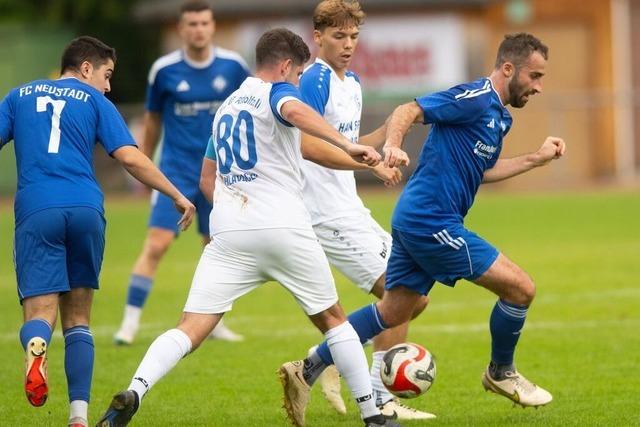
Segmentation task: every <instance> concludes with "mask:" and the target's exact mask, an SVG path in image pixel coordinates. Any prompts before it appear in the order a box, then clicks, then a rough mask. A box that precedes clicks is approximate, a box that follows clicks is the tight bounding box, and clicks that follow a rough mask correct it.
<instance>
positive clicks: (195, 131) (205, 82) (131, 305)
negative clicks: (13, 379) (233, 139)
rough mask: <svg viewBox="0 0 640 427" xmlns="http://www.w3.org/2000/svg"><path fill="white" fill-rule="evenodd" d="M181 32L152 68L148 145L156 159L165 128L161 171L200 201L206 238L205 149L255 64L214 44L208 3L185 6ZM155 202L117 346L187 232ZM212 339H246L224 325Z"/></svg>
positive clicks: (164, 202)
mask: <svg viewBox="0 0 640 427" xmlns="http://www.w3.org/2000/svg"><path fill="white" fill-rule="evenodd" d="M178 30H179V34H180V37H181V38H182V41H183V43H184V46H183V48H182V49H178V50H176V51H174V52H171V53H169V54H168V55H165V56H163V57H161V58H159V59H158V60H157V61H156V62H155V63H154V64H153V66H152V67H151V70H150V71H149V81H148V86H147V100H146V105H145V107H146V113H145V115H144V139H143V141H142V144H141V147H140V148H141V150H142V152H143V153H145V154H146V155H147V156H149V157H152V156H153V153H154V150H155V148H156V145H157V143H158V140H159V139H160V136H161V134H162V148H161V153H160V170H161V171H162V172H163V173H164V174H165V175H167V176H168V177H169V179H171V181H172V182H174V183H175V184H176V186H177V187H178V188H179V189H180V191H182V192H183V193H184V194H185V195H186V196H187V197H188V198H189V200H191V201H192V202H193V203H194V204H195V205H196V209H197V211H198V232H199V233H200V234H201V235H202V240H203V244H206V243H208V242H209V212H210V211H211V204H210V203H209V202H208V201H207V200H206V198H205V197H204V196H203V194H202V193H201V192H200V190H199V188H198V182H199V172H200V169H199V168H200V165H201V163H202V155H203V153H204V151H205V147H206V143H207V139H208V138H209V136H210V135H211V121H212V120H213V116H214V114H215V112H216V110H217V109H218V106H219V105H220V104H221V103H222V101H224V100H225V99H226V98H227V97H228V96H229V95H230V94H231V93H232V92H233V91H235V90H236V89H237V88H238V86H240V83H242V82H243V81H244V79H245V78H246V77H247V76H248V75H249V70H248V68H247V65H246V63H245V62H244V60H243V59H242V57H240V55H238V54H237V53H235V52H232V51H229V50H226V49H222V48H220V47H217V46H216V47H214V46H212V44H211V43H212V38H213V34H214V31H215V21H214V17H213V9H212V8H211V6H210V5H209V4H208V3H207V2H206V1H200V0H196V1H189V2H187V3H184V4H183V6H182V7H181V9H180V19H179V22H178ZM151 205H152V207H151V216H150V218H149V229H148V232H147V237H146V240H145V242H144V244H143V248H142V252H141V253H140V255H139V256H138V259H137V261H136V263H135V264H134V266H133V271H132V273H131V277H130V279H129V288H128V293H127V300H126V306H125V310H124V316H123V320H122V324H121V326H120V329H119V330H118V331H117V332H116V334H115V335H114V341H115V342H116V343H117V344H131V343H132V342H133V340H134V339H135V335H136V333H137V331H138V329H139V326H140V317H141V315H142V309H143V307H144V304H145V302H146V300H147V297H148V296H149V293H150V291H151V288H152V284H153V280H154V277H155V274H156V271H157V268H158V264H159V263H160V260H161V259H162V257H163V256H164V254H165V253H166V252H167V250H168V249H169V247H170V246H171V243H172V242H173V240H174V239H175V238H176V237H177V236H178V234H179V230H178V229H177V228H176V213H175V212H174V210H173V208H172V204H171V200H169V199H168V198H166V197H165V196H163V195H161V194H158V193H157V192H154V193H153V194H152V196H151ZM212 337H213V338H219V339H225V340H229V341H238V340H241V339H242V336H240V335H237V334H235V333H233V332H232V331H231V330H229V329H228V328H226V327H225V326H224V325H223V324H220V325H218V327H217V328H216V330H215V331H213V332H212Z"/></svg>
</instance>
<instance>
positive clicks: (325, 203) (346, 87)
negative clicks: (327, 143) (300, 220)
mask: <svg viewBox="0 0 640 427" xmlns="http://www.w3.org/2000/svg"><path fill="white" fill-rule="evenodd" d="M300 92H301V93H302V99H303V100H304V102H305V103H307V104H308V105H310V106H311V107H312V108H313V109H315V110H316V111H317V112H319V113H320V115H322V116H323V117H324V119H325V120H326V121H327V122H328V123H329V124H331V125H332V126H333V127H334V128H335V129H337V130H338V131H339V132H340V133H341V134H343V135H344V136H345V137H347V138H348V139H349V140H351V142H353V143H354V144H355V143H357V142H358V137H359V134H360V116H361V115H362V89H361V87H360V81H359V79H358V76H357V75H356V74H355V73H352V72H347V73H346V76H345V78H344V80H340V78H339V77H338V76H337V75H336V73H335V71H333V70H332V69H331V67H330V66H329V65H328V64H327V63H325V62H324V61H323V60H321V59H319V58H317V59H316V61H315V63H314V64H312V65H310V66H309V67H307V69H306V70H305V71H304V74H303V75H302V78H301V79H300ZM302 172H303V177H304V190H303V193H304V202H305V204H306V206H307V209H308V210H309V213H310V214H311V221H312V223H313V224H314V225H315V224H319V223H322V222H325V221H329V220H332V219H336V218H341V217H345V216H351V215H361V214H362V213H369V210H368V209H367V208H365V207H364V204H363V203H362V200H360V197H358V193H357V191H356V180H355V177H354V174H353V171H341V170H334V169H329V168H325V167H323V166H320V165H317V164H315V163H312V162H310V161H307V160H303V161H302Z"/></svg>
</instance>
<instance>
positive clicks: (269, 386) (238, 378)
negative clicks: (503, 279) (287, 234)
mask: <svg viewBox="0 0 640 427" xmlns="http://www.w3.org/2000/svg"><path fill="white" fill-rule="evenodd" d="M639 196H640V194H638V193H632V192H627V193H605V192H600V193H583V194H555V195H544V196H542V195H529V194H528V195H514V194H493V193H486V194H481V195H479V197H478V200H477V202H476V205H475V207H474V208H473V210H472V212H471V213H470V215H469V217H468V226H469V228H471V229H472V230H474V231H476V232H478V233H479V234H480V235H482V236H484V237H485V238H487V239H488V240H489V241H491V242H492V243H493V244H495V245H496V246H497V247H498V248H500V249H501V250H502V251H503V252H504V253H505V254H506V255H507V256H509V257H510V258H511V259H513V260H514V261H516V262H517V263H518V264H520V265H521V266H522V267H523V268H524V269H525V270H527V271H528V272H529V273H530V274H531V275H532V277H533V278H534V280H535V281H536V283H537V286H538V295H537V298H536V301H535V303H534V306H533V307H532V309H531V310H530V313H529V317H528V319H527V325H526V326H525V330H524V333H523V336H522V339H521V341H520V345H519V347H518V351H517V353H516V360H517V362H518V367H519V368H520V370H521V371H522V372H523V373H525V374H526V375H527V376H529V377H530V378H531V379H533V380H534V381H536V382H538V383H539V384H541V385H543V386H545V387H546V388H548V389H549V390H550V391H551V392H552V393H553V394H554V401H553V402H552V403H551V404H550V405H549V406H548V407H545V408H542V409H539V410H537V411H536V410H533V409H527V410H523V409H519V408H518V409H512V407H511V404H510V403H509V402H508V401H507V400H505V399H503V398H500V397H498V396H495V395H491V394H489V393H485V392H484V391H483V390H482V387H481V385H480V374H481V372H482V370H483V369H484V368H485V366H486V363H487V358H488V353H489V333H488V327H487V320H488V317H489V313H490V310H491V308H492V306H493V304H494V301H495V298H494V297H493V296H491V295H490V294H489V293H488V292H486V291H485V290H483V289H479V288H477V287H475V286H474V285H472V284H469V283H466V282H460V283H458V286H457V287H456V288H455V289H450V288H448V287H445V286H440V285H438V286H436V287H435V288H434V290H433V292H432V294H431V296H432V303H431V306H430V307H429V308H428V309H427V311H426V312H425V313H424V314H423V315H422V316H421V317H420V318H419V319H417V320H416V321H414V323H413V325H412V328H411V330H410V336H409V338H410V340H412V341H416V342H419V343H422V344H424V345H425V346H427V347H428V348H429V349H430V350H431V351H432V352H433V353H434V354H435V355H436V356H437V363H438V377H437V380H436V383H435V385H434V387H433V388H432V390H430V391H429V392H428V393H427V394H426V395H425V396H423V397H420V398H418V399H416V400H414V401H412V402H410V403H411V404H412V405H415V407H418V408H421V409H425V410H429V411H431V412H434V413H436V414H437V415H438V419H437V420H435V421H430V422H428V423H424V425H447V426H461V425H478V426H486V425H540V426H542V425H545V426H546V425H554V426H560V425H562V426H569V425H573V426H585V425H601V426H622V425H634V424H635V425H640V418H639V417H640V415H639V414H640V403H639V402H640V401H639V400H638V392H639V391H640V376H639V375H638V367H639V366H640V333H639V332H638V330H639V329H640V286H639V285H638V278H639V277H640V262H639V261H638V259H639V258H638V257H639V254H640V225H639V218H640V197H639ZM395 197H396V196H395V195H393V194H392V195H388V194H387V195H385V194H378V193H376V194H369V195H367V197H366V198H365V199H366V202H367V204H368V206H369V207H370V208H371V210H372V212H373V214H374V216H375V217H376V218H377V219H378V220H379V221H380V223H381V224H382V225H383V226H385V227H387V226H388V223H389V216H390V213H391V210H392V208H393V205H394V201H395ZM107 212H108V215H107V218H108V229H107V252H106V256H105V261H104V267H103V272H102V280H101V283H102V290H101V291H100V292H98V293H97V294H96V298H95V303H94V310H93V325H92V329H93V332H94V336H95V343H96V365H95V373H94V379H93V391H92V396H93V400H92V402H91V406H90V415H91V420H92V421H94V422H95V420H96V419H97V417H98V416H99V415H100V414H101V413H102V412H103V411H104V409H105V408H106V406H107V405H108V402H109V399H110V396H111V394H112V393H114V392H115V391H118V390H120V389H122V388H124V387H126V386H127V385H128V383H129V380H130V378H131V375H132V374H133V372H134V370H135V368H136V366H137V365H138V363H139V361H140V360H141V358H142V357H143V355H144V353H145V351H146V349H147V347H148V345H149V344H150V343H151V341H152V340H153V339H154V338H155V336H157V335H158V334H159V333H161V332H162V331H164V330H166V329H168V328H171V327H173V326H174V325H175V323H176V321H177V319H178V316H179V314H180V311H181V309H182V307H183V304H184V301H185V298H186V295H187V290H188V288H189V285H190V281H191V276H192V273H193V270H194V268H195V265H196V263H197V260H198V257H199V253H200V248H199V245H200V244H199V239H198V237H197V236H196V234H195V233H194V232H193V231H189V232H187V233H186V234H185V235H183V236H182V237H181V238H180V239H178V241H177V242H176V244H175V245H174V246H173V247H172V249H171V251H170V253H169V254H168V255H167V257H166V259H165V260H164V262H163V263H162V264H161V267H160V270H159V272H158V276H157V280H156V283H155V285H154V286H155V288H154V292H153V293H152V295H151V297H150V299H149V301H148V305H147V308H146V310H145V314H144V323H145V325H144V327H143V329H142V331H141V333H140V335H139V339H138V341H137V342H136V343H135V344H134V345H133V346H131V347H129V348H116V347H114V346H113V345H112V344H111V335H112V333H113V332H114V330H115V328H116V327H117V325H118V324H119V321H120V318H121V314H122V307H123V303H124V298H125V292H126V283H127V277H128V275H129V272H130V269H131V266H132V263H133V261H134V259H135V257H136V255H137V253H138V251H139V249H140V245H141V242H142V239H143V237H144V234H145V227H146V216H147V206H146V202H144V201H143V202H137V201H132V200H119V201H110V202H109V203H108V204H107ZM11 222H12V217H11V212H10V208H9V207H8V206H6V205H4V206H3V207H2V208H1V209H0V232H1V237H2V239H1V240H0V259H1V260H2V264H1V269H0V283H1V284H0V311H1V312H2V313H3V314H2V316H1V317H0V345H1V347H0V348H1V349H2V351H1V352H0V387H1V389H2V394H1V395H2V399H1V400H0V420H1V421H0V424H2V425H19V426H23V425H25V426H26V425H38V426H49V425H51V426H60V425H65V422H66V418H67V402H66V385H65V379H64V373H63V343H62V339H61V337H60V335H59V332H57V334H56V335H55V337H54V339H53V342H52V345H51V347H50V359H49V373H50V386H51V393H50V400H49V402H47V404H46V406H45V407H43V408H32V407H30V406H29V405H28V404H27V402H26V399H25V398H24V396H23V391H22V381H23V378H22V375H23V372H22V369H23V361H22V357H23V354H22V351H21V349H20V345H19V342H18V338H17V331H18V329H19V327H20V324H21V310H20V308H19V305H18V302H17V297H16V292H15V279H14V275H13V269H12V265H11V262H10V259H11V229H12V224H11ZM336 278H337V282H338V288H339V289H338V290H339V294H340V295H341V301H342V303H343V306H344V307H345V309H346V310H347V311H351V310H352V309H354V308H357V307H359V306H360V305H362V304H364V303H366V302H367V301H369V300H370V298H369V297H367V296H365V295H363V294H361V293H360V292H359V291H358V290H357V289H356V288H355V287H354V286H352V285H351V284H349V283H347V281H346V280H345V279H344V278H343V277H342V276H340V275H339V274H336ZM227 323H228V325H229V326H231V327H232V328H234V329H235V330H237V331H238V332H240V333H242V334H244V335H245V336H246V337H247V340H246V341H245V342H243V343H239V344H229V343H221V342H206V343H205V344H204V345H203V347H202V348H201V349H199V350H198V351H197V352H195V353H194V354H192V355H190V356H189V357H187V358H186V359H184V360H183V361H182V362H181V363H180V364H179V365H178V367H177V368H176V369H175V370H174V371H173V372H171V374H170V375H168V376H167V377H165V378H164V379H163V380H162V381H161V382H160V383H159V384H158V385H157V386H156V387H155V388H154V389H153V390H152V392H151V393H149V395H148V396H147V398H146V399H145V402H144V405H143V406H142V408H141V410H140V412H139V413H138V415H137V416H136V418H135V420H134V423H133V425H134V426H135V425H138V426H154V427H159V426H178V425H179V426H182V425H193V426H243V427H249V426H256V427H258V426H259V427H262V426H286V425H287V423H286V422H285V419H284V415H283V412H282V410H281V409H280V404H281V402H280V386H279V383H278V381H277V380H276V376H275V375H274V373H275V370H276V368H277V367H278V366H279V365H280V363H282V362H283V361H286V360H289V359H294V358H300V357H301V356H302V355H304V354H305V352H306V350H307V348H308V347H309V346H311V345H312V344H314V343H316V342H317V341H318V338H319V333H317V332H316V331H315V330H314V329H313V327H312V326H311V324H310V323H309V322H308V321H306V319H305V318H304V316H303V314H302V312H301V311H300V309H299V308H298V307H297V306H296V304H295V303H294V301H293V299H292V298H291V297H290V296H289V295H288V294H286V293H285V292H284V291H283V290H282V289H281V288H280V287H279V286H277V285H275V284H273V283H270V284H267V285H265V286H263V287H262V288H260V289H259V290H257V291H256V292H254V293H252V294H250V295H248V296H247V297H245V298H243V299H241V300H240V301H238V302H237V304H236V306H235V309H234V311H233V312H232V313H231V314H230V315H229V316H228V318H227ZM344 395H345V397H346V396H347V394H346V392H345V393H344ZM348 409H349V415H348V416H346V417H341V416H338V415H336V414H334V413H333V412H332V411H331V410H330V409H329V408H328V407H327V405H326V404H325V402H324V400H323V398H322V396H321V395H320V393H319V391H318V390H315V389H314V391H313V398H312V401H311V404H310V406H309V408H308V411H307V425H308V426H309V427H321V426H327V427H329V426H354V425H360V422H359V418H358V415H357V411H356V407H355V405H354V404H353V403H351V402H348ZM406 425H408V426H414V425H420V423H419V422H413V423H409V422H407V423H406Z"/></svg>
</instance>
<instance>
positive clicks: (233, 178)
mask: <svg viewBox="0 0 640 427" xmlns="http://www.w3.org/2000/svg"><path fill="white" fill-rule="evenodd" d="M300 98H301V96H300V92H299V91H298V89H297V88H295V87H294V86H293V85H291V84H290V83H285V82H279V83H269V82H265V81H263V80H261V79H259V78H255V77H249V78H247V79H246V80H245V81H244V83H242V85H241V86H240V88H238V90H236V91H235V92H233V93H232V94H231V96H229V98H227V99H226V100H225V101H224V102H223V103H222V105H221V106H220V108H219V109H218V111H217V112H216V115H215V118H214V120H213V129H212V138H213V144H214V149H215V154H216V157H217V163H218V171H217V177H216V186H215V192H214V197H213V199H214V202H213V204H214V206H215V208H214V209H213V210H212V211H211V216H210V218H209V221H210V223H209V224H210V225H209V226H210V229H211V230H212V233H213V235H215V234H218V233H222V232H225V231H238V230H255V229H267V228H299V229H311V222H310V217H309V213H308V212H307V209H306V208H305V206H304V202H303V200H302V176H301V172H300V162H301V160H302V155H301V154H300V131H299V130H298V129H297V128H295V127H293V126H292V125H291V124H290V123H288V122H287V121H286V120H285V119H284V118H283V117H282V115H281V113H280V110H281V108H282V106H283V105H284V104H285V103H286V102H288V101H294V100H295V101H301V99H300Z"/></svg>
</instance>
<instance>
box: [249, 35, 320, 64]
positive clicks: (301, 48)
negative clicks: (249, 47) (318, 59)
mask: <svg viewBox="0 0 640 427" xmlns="http://www.w3.org/2000/svg"><path fill="white" fill-rule="evenodd" d="M310 57H311V53H309V46H307V44H306V43H305V42H304V40H302V38H301V37H300V36H299V35H297V34H295V33H294V32H292V31H289V30H287V29H286V28H275V29H273V30H269V31H267V32H266V33H264V34H263V35H262V36H261V37H260V40H258V44H256V67H257V68H261V67H262V66H265V65H273V64H276V63H278V62H280V61H282V60H284V59H291V60H292V61H293V62H294V63H295V64H297V65H302V64H304V63H305V62H307V61H308V60H309V58H310Z"/></svg>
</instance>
